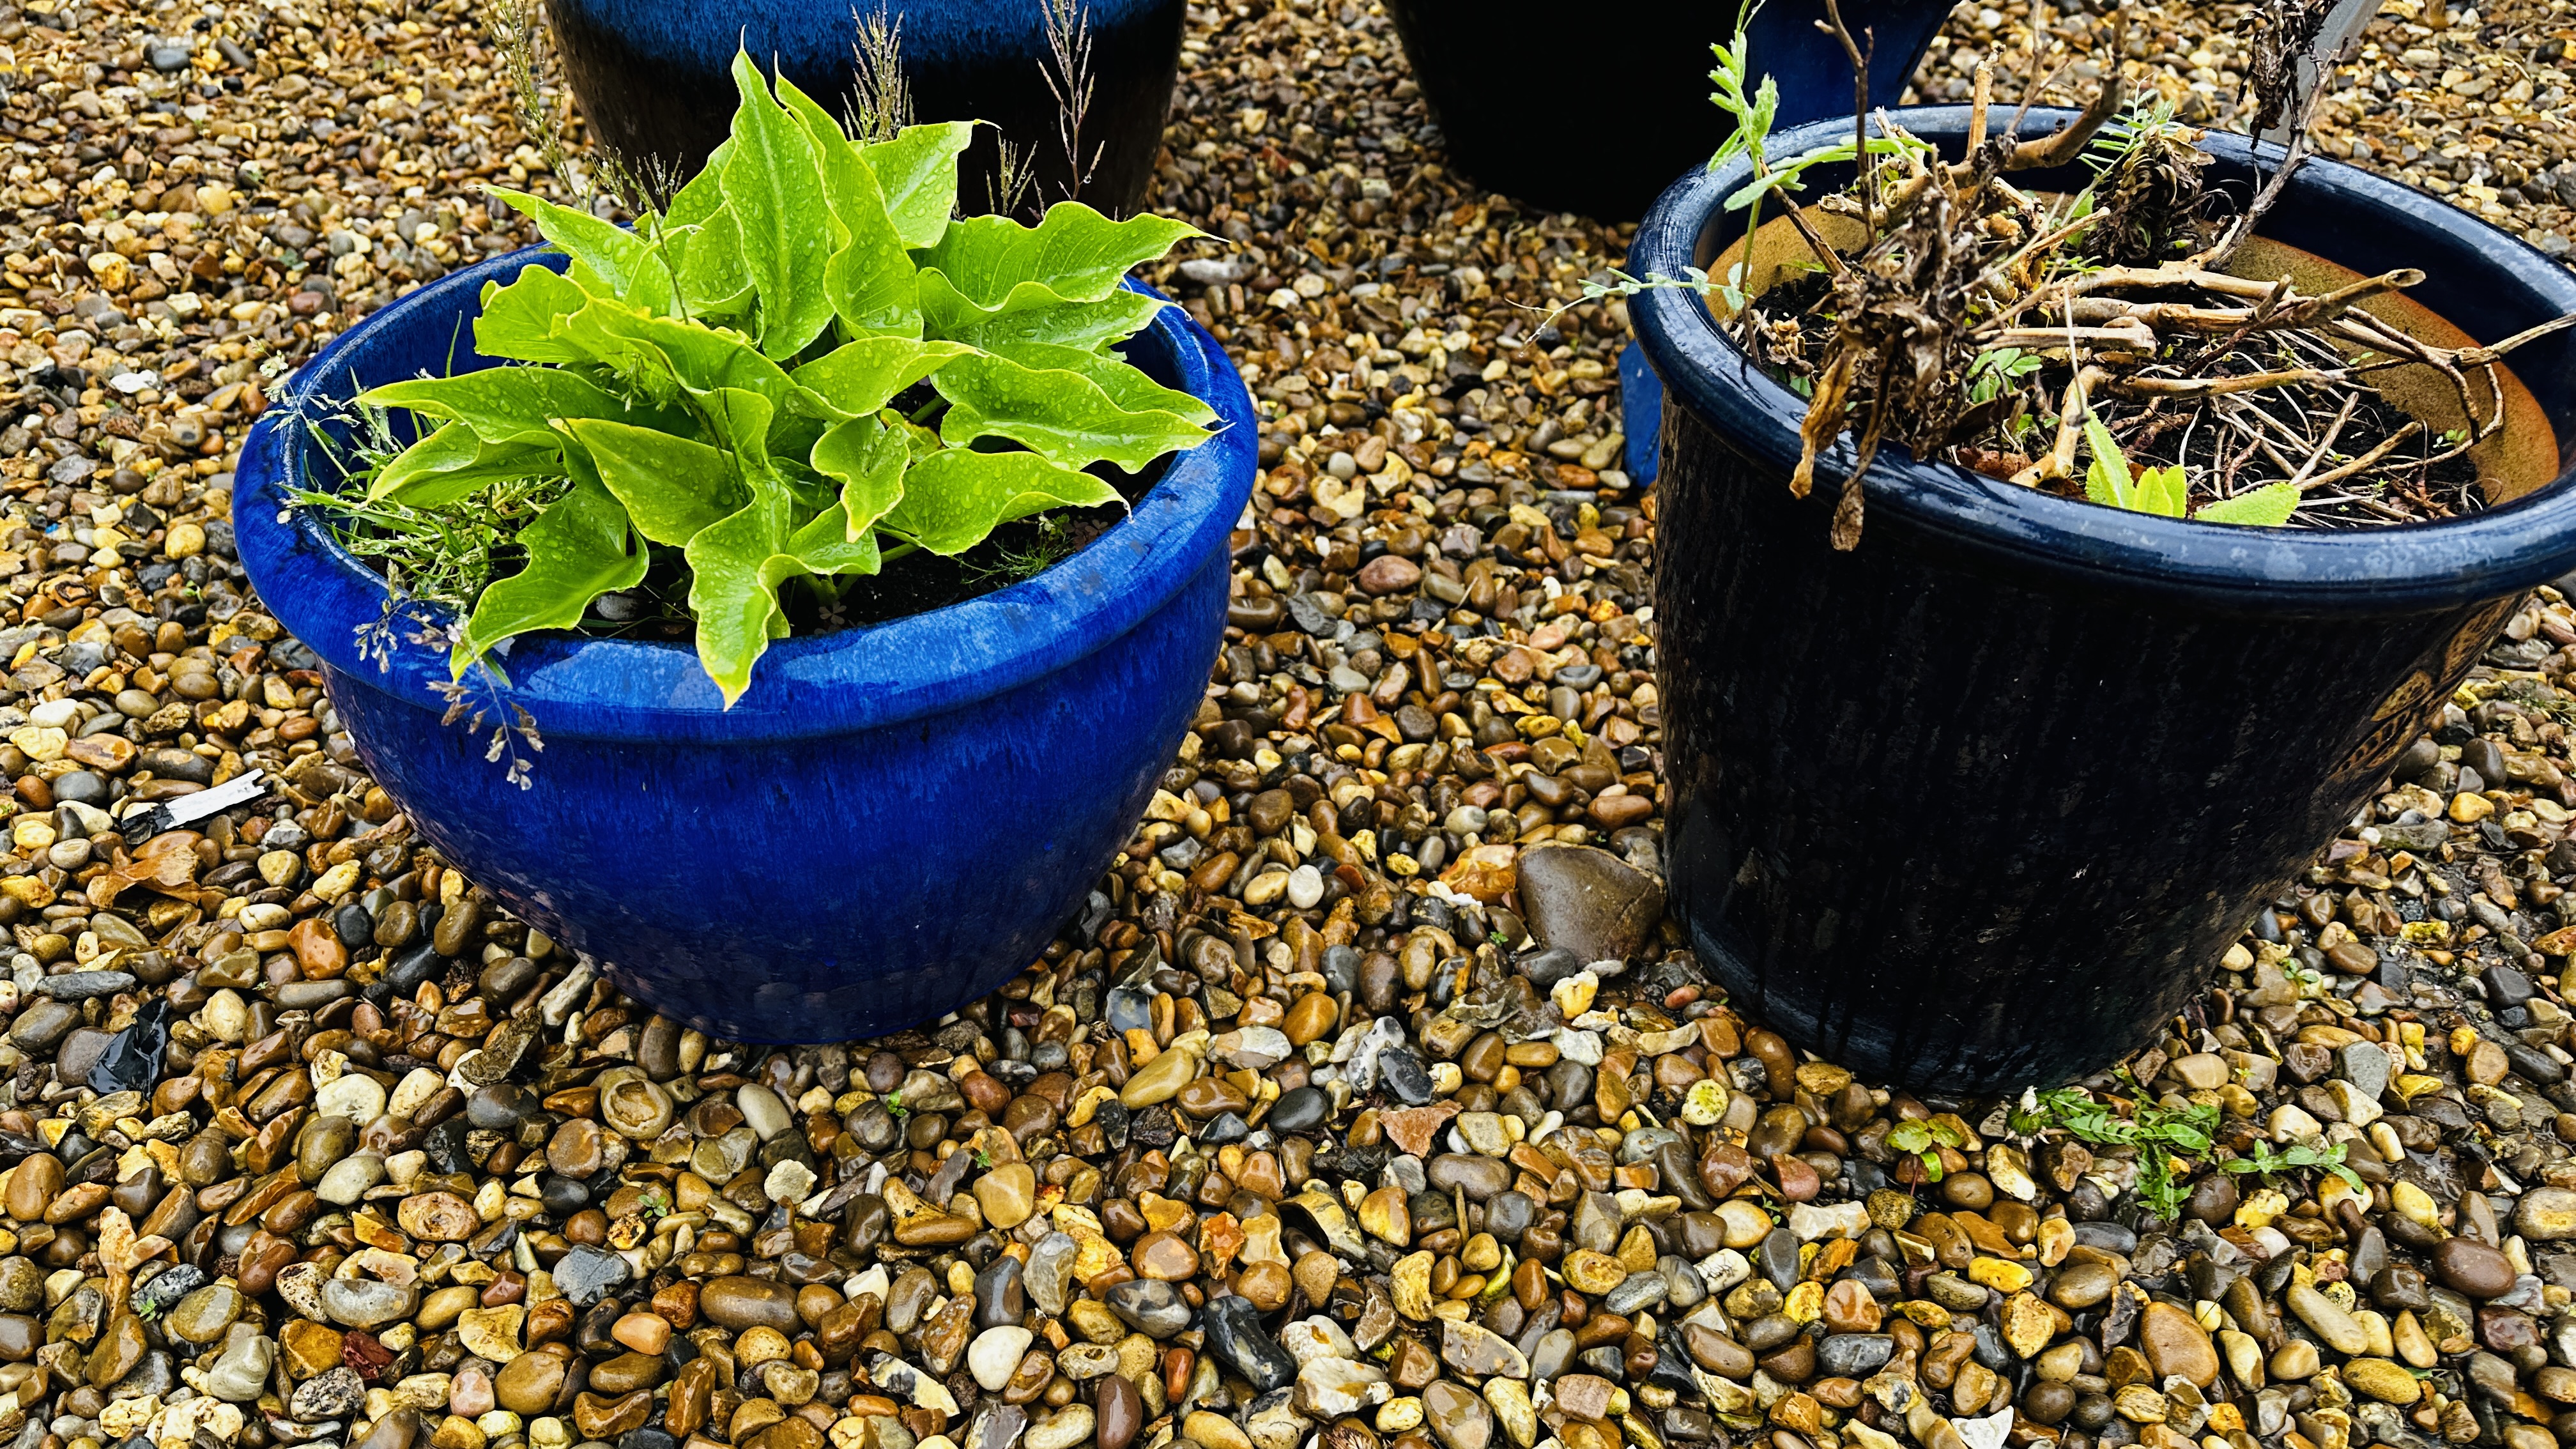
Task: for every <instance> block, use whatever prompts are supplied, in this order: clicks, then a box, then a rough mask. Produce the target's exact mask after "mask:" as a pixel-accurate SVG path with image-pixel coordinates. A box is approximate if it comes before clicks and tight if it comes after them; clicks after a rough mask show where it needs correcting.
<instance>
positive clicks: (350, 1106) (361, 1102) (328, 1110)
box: [313, 1072, 385, 1125]
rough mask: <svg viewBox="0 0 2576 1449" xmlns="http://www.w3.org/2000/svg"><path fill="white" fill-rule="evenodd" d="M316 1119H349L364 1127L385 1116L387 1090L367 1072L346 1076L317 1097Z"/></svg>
mask: <svg viewBox="0 0 2576 1449" xmlns="http://www.w3.org/2000/svg"><path fill="white" fill-rule="evenodd" d="M313 1115H314V1116H316V1117H346V1118H348V1119H349V1120H350V1121H352V1122H356V1123H359V1124H361V1125H364V1124H366V1123H369V1122H373V1121H374V1120H376V1119H377V1118H378V1117H381V1116H383V1115H385V1089H384V1087H383V1085H382V1084H381V1083H379V1082H377V1081H376V1079H375V1078H373V1077H370V1076H368V1075H366V1074H365V1073H363V1072H342V1073H341V1074H340V1075H339V1076H338V1077H336V1078H334V1079H333V1080H332V1081H331V1083H330V1084H329V1085H327V1086H325V1087H323V1088H322V1089H321V1090H320V1091H318V1092H315V1093H314V1094H313Z"/></svg>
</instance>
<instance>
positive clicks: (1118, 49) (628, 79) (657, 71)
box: [546, 0, 1182, 215]
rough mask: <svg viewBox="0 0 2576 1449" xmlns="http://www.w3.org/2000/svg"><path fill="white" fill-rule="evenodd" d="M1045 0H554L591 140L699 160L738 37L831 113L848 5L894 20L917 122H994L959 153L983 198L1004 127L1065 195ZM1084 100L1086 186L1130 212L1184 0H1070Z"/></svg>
mask: <svg viewBox="0 0 2576 1449" xmlns="http://www.w3.org/2000/svg"><path fill="white" fill-rule="evenodd" d="M1046 3H1047V0H862V3H853V0H549V3H548V4H547V6H546V13H547V16H548V17H549V19H550V20H551V21H552V23H553V25H554V33H555V41H556V44H557V45H558V47H559V48H560V49H561V50H562V52H563V65H564V76H565V78H566V79H567V80H569V81H570V82H571V83H572V89H573V94H574V95H575V96H576V97H577V98H579V100H580V102H581V112H582V115H583V117H584V118H586V119H587V120H588V121H589V122H590V125H591V127H592V128H593V129H594V130H595V131H596V133H597V135H598V138H599V139H600V140H603V141H606V142H607V143H609V144H610V145H611V146H614V147H615V148H617V150H619V151H620V152H622V153H624V154H626V155H628V156H632V157H638V158H641V157H647V156H659V157H662V158H665V159H666V160H668V161H671V162H674V163H677V164H678V165H679V166H681V167H682V168H683V169H684V170H689V171H694V170H696V169H697V167H698V165H699V164H700V163H701V162H703V161H704V160H705V159H706V156H707V153H708V152H709V151H711V150H713V149H714V148H715V146H716V144H717V143H718V142H720V141H722V140H723V139H724V138H725V134H726V127H727V125H728V124H729V122H730V121H731V119H732V116H733V111H734V100H735V95H734V84H733V80H732V78H731V76H730V74H729V71H728V68H729V67H730V66H731V65H732V64H733V57H734V53H735V50H736V48H737V47H741V48H743V49H746V50H748V51H749V52H750V53H751V55H752V56H753V57H754V58H755V59H757V60H758V61H759V62H760V65H761V68H762V69H763V70H776V71H779V72H783V73H784V74H785V75H786V76H787V77H788V79H790V80H793V81H794V82H796V84H797V85H798V86H799V87H801V88H803V89H804V90H805V92H806V93H807V94H809V95H812V96H814V97H816V98H817V99H819V100H821V101H823V103H824V104H825V105H826V106H828V107H829V108H830V109H831V110H832V111H833V113H834V114H836V115H837V114H840V113H841V111H842V109H843V107H844V106H845V105H847V104H848V103H849V102H850V101H851V99H852V98H853V88H854V78H855V75H856V71H855V69H854V67H853V63H852V60H853V47H854V45H855V43H856V41H857V38H858V16H859V15H860V14H861V13H862V12H864V13H866V14H869V15H875V14H877V13H878V12H879V11H882V12H883V13H884V14H885V15H886V16H887V18H888V19H890V20H892V21H893V22H895V23H896V24H898V25H899V26H900V27H901V43H902V53H903V69H904V74H905V76H906V78H907V79H908V80H909V81H910V83H911V86H912V99H913V110H914V113H915V115H916V116H917V117H918V118H919V119H921V120H924V121H967V120H973V121H989V122H991V123H992V125H991V126H990V127H988V128H985V129H984V130H983V131H982V133H981V134H980V135H979V136H978V138H977V140H976V143H975V148H974V149H973V150H972V151H970V152H968V153H967V157H966V162H965V165H966V168H967V169H966V172H965V173H964V174H965V175H966V177H967V178H968V180H967V184H966V185H965V186H964V187H963V188H961V190H960V196H961V198H962V199H963V200H964V202H965V203H966V205H967V206H968V208H969V209H979V208H980V207H982V205H983V204H984V203H985V202H986V201H987V199H988V198H987V193H988V192H989V190H990V189H991V188H990V187H989V186H987V185H985V184H983V183H982V181H981V180H980V179H979V178H983V177H989V176H991V175H992V174H993V173H994V170H995V163H996V160H997V158H998V155H999V145H1000V143H1001V142H1003V141H1005V140H1007V141H1009V142H1010V143H1011V145H1012V146H1013V147H1014V148H1015V149H1016V150H1018V151H1019V152H1020V153H1022V154H1034V155H1035V156H1036V157H1037V160H1038V170H1037V184H1036V191H1037V194H1038V196H1039V197H1040V198H1042V199H1043V200H1044V201H1056V200H1061V199H1063V198H1064V197H1066V196H1068V195H1071V194H1072V191H1071V187H1072V185H1073V167H1072V165H1071V163H1070V161H1069V160H1068V158H1067V157H1066V154H1065V148H1064V144H1063V141H1062V139H1061V136H1060V134H1059V125H1058V122H1059V118H1060V116H1061V113H1062V107H1061V106H1060V105H1059V104H1058V102H1057V99H1056V91H1055V89H1054V88H1053V87H1050V86H1049V84H1048V81H1047V76H1048V72H1049V69H1050V68H1051V67H1052V66H1053V62H1052V61H1051V60H1050V59H1048V56H1049V48H1048V41H1047V31H1046V22H1045V15H1046ZM1076 8H1077V9H1078V10H1079V11H1080V12H1081V13H1082V24H1083V27H1084V29H1085V32H1086V33H1087V35H1088V37H1089V40H1090V56H1091V64H1090V76H1091V83H1092V84H1091V105H1090V110H1089V112H1088V113H1087V115H1086V116H1085V118H1084V122H1083V132H1082V137H1081V151H1082V156H1083V160H1084V163H1085V167H1086V169H1087V170H1088V172H1089V176H1088V179H1087V180H1086V181H1085V182H1084V183H1083V185H1082V187H1081V193H1080V194H1081V199H1082V200H1084V201H1086V202H1089V203H1090V204H1091V205H1093V206H1095V207H1097V208H1099V209H1100V210H1102V211H1105V212H1110V213H1112V214H1113V215H1124V214H1126V213H1128V212H1131V211H1133V210H1135V209H1136V208H1137V206H1138V205H1139V204H1140V203H1141V202H1142V201H1143V199H1144V195H1145V187H1146V185H1147V183H1148V182H1150V181H1152V180H1153V176H1154V154H1155V152H1156V151H1157V150H1158V149H1159V148H1160V147H1161V146H1162V144H1163V118H1164V114H1165V113H1166V112H1167V111H1168V110H1169V109H1170V108H1171V103H1172V83H1173V80H1174V78H1175V77H1176V76H1177V75H1178V74H1179V68H1180V60H1181V19H1182V0H1079V3H1078V4H1077V6H1076Z"/></svg>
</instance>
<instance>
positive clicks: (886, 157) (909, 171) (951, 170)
mask: <svg viewBox="0 0 2576 1449" xmlns="http://www.w3.org/2000/svg"><path fill="white" fill-rule="evenodd" d="M974 139H975V123H974V122H972V121H942V122H939V123H937V124H935V125H928V126H906V127H904V128H903V130H902V131H901V132H899V133H898V134H897V135H896V136H895V138H894V139H893V140H891V141H879V142H877V143H876V144H875V145H872V146H863V147H861V148H860V154H861V155H863V156H865V157H867V160H868V166H869V168H870V169H872V170H874V171H875V172H876V174H877V185H878V186H880V187H882V188H884V190H885V199H886V213H887V215H889V216H891V217H893V218H894V226H895V230H896V232H898V233H899V234H901V235H902V237H903V241H904V245H906V246H913V247H926V246H933V245H936V244H937V243H938V241H939V238H940V237H941V236H942V235H943V234H945V233H946V232H947V230H948V217H949V214H950V213H951V212H954V211H955V210H956V209H957V158H958V157H959V156H961V155H964V154H965V152H966V147H967V146H968V145H969V144H971V143H972V142H973V141H974Z"/></svg>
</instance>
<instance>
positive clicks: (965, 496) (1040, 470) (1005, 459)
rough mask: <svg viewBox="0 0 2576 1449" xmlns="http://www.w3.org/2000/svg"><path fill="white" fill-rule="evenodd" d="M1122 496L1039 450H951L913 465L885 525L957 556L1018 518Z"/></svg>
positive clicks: (937, 551)
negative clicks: (1006, 451)
mask: <svg viewBox="0 0 2576 1449" xmlns="http://www.w3.org/2000/svg"><path fill="white" fill-rule="evenodd" d="M1118 501H1119V498H1118V490H1117V489H1115V488H1112V487H1110V486H1109V485H1108V484H1106V483H1103V482H1102V481H1100V480H1099V479H1097V478H1094V477H1092V476H1091V475H1090V474H1088V473H1083V472H1077V471H1076V470H1074V469H1071V468H1059V467H1057V466H1056V465H1055V464H1053V463H1050V462H1048V461H1047V460H1046V459H1044V458H1041V457H1039V456H1038V455H1037V454H1035V453H975V452H969V451H967V450H966V449H963V448H949V449H946V450H943V451H941V452H937V453H933V454H931V455H930V456H929V457H927V458H924V459H922V460H920V461H919V462H916V463H914V464H913V465H912V470H911V471H910V472H909V473H907V474H905V475H904V480H903V501H902V502H901V503H898V504H896V505H895V509H894V511H893V512H892V513H890V514H888V515H886V520H885V526H886V527H888V528H890V529H893V530H894V531H895V532H897V533H900V534H902V535H904V536H905V537H907V538H909V539H911V540H912V541H913V542H915V543H918V544H920V545H921V546H922V547H923V548H926V549H928V550H930V551H931V552H932V553H935V554H941V555H945V556H948V557H952V558H953V557H955V556H956V555H958V554H961V553H964V552H965V551H966V550H968V549H970V548H973V547H974V546H975V545H977V544H979V543H982V542H983V541H984V539H985V538H986V536H988V535H989V534H991V533H992V531H993V530H994V529H996V528H999V527H1001V526H1002V525H1003V524H1005V523H1009V522H1011V521H1012V520H1014V519H1019V518H1026V517H1028V516H1029V515H1030V514H1032V513H1044V512H1045V511H1046V510H1048V509H1050V508H1061V507H1065V506H1067V505H1081V506H1086V507H1087V506H1093V505H1098V504H1103V503H1116V502H1118Z"/></svg>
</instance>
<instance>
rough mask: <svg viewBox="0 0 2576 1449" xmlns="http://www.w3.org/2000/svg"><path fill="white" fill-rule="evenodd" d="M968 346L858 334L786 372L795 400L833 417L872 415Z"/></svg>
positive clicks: (962, 353) (966, 350) (958, 355)
mask: <svg viewBox="0 0 2576 1449" xmlns="http://www.w3.org/2000/svg"><path fill="white" fill-rule="evenodd" d="M971 350H972V349H970V348H968V347H966V346H964V345H962V344H959V343H954V342H915V341H913V340H912V339H911V338H908V337H862V338H860V339H858V340H857V341H855V342H845V343H843V344H841V345H840V346H839V347H836V348H834V349H833V350H832V351H830V352H828V353H826V354H824V355H823V356H821V357H818V358H816V359H814V360H813V361H812V362H809V363H807V364H805V365H804V366H803V367H800V368H798V369H796V370H795V371H794V372H793V373H790V374H789V377H790V378H791V379H792V380H793V381H794V382H795V384H796V386H797V387H798V388H799V389H800V390H801V391H800V392H799V394H798V400H799V401H800V402H802V403H804V404H805V405H807V406H809V407H811V408H813V409H815V410H816V411H818V412H821V413H823V414H825V415H826V416H828V417H830V418H832V419H834V420H835V421H838V420H840V419H843V418H859V417H868V416H871V415H873V414H874V413H875V412H876V410H877V409H879V408H881V407H884V406H885V405H886V402H887V400H888V399H890V398H892V397H893V396H894V395H895V394H896V393H899V392H901V391H903V390H904V389H905V388H908V387H910V386H912V385H913V384H914V383H916V382H919V381H921V380H922V379H923V378H925V377H928V376H930V375H931V374H932V373H933V372H936V371H938V370H939V368H940V367H941V366H943V365H945V364H946V363H947V362H948V361H949V360H950V359H951V358H956V357H963V356H965V355H966V354H967V353H968V352H969V351H971Z"/></svg>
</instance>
